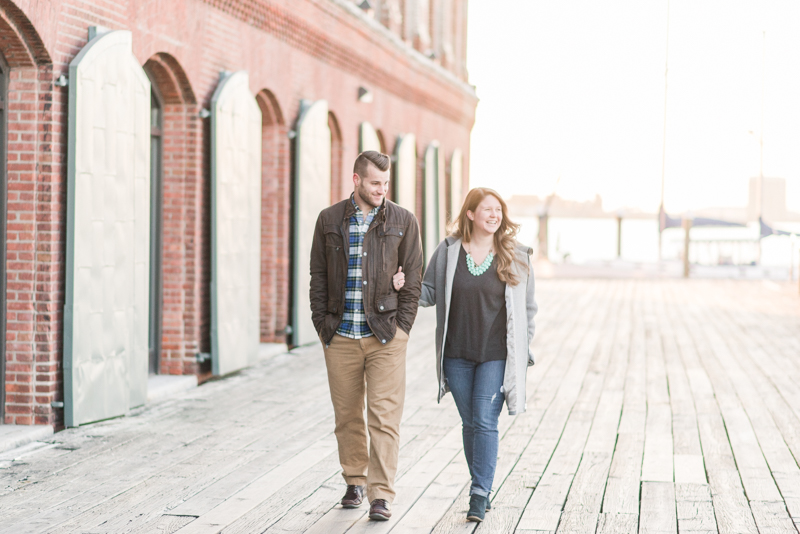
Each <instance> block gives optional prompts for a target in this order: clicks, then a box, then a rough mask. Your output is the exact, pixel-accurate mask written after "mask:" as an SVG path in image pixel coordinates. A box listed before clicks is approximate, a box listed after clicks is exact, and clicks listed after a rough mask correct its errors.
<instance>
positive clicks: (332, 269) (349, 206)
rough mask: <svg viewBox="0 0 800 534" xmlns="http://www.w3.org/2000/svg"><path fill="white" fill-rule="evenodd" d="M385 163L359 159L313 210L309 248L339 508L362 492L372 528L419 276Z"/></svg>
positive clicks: (396, 426)
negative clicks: (390, 196) (347, 191)
mask: <svg viewBox="0 0 800 534" xmlns="http://www.w3.org/2000/svg"><path fill="white" fill-rule="evenodd" d="M390 163H391V160H390V158H389V156H387V155H386V154H381V153H380V152H376V151H373V150H370V151H367V152H363V153H361V154H359V156H358V158H357V159H356V162H355V166H354V168H353V186H354V187H353V194H352V195H351V196H350V198H348V199H347V200H343V201H341V202H339V203H337V204H334V205H333V206H331V207H330V208H327V209H325V210H323V211H322V213H320V215H319V218H318V219H317V226H316V228H315V230H314V241H313V244H312V247H311V317H312V320H313V321H314V326H315V328H316V329H317V333H318V334H319V337H320V340H321V341H322V343H323V345H324V347H325V364H326V366H327V369H328V384H329V385H330V390H331V401H332V402H333V411H334V414H335V416H336V417H335V418H336V430H335V434H336V441H337V443H338V445H339V462H340V463H341V465H342V476H344V479H345V481H346V482H347V492H346V493H345V495H344V498H343V499H342V506H343V507H344V508H355V507H357V506H360V505H361V503H362V501H363V498H364V492H365V486H366V493H367V498H368V500H369V502H370V510H369V517H370V518H371V519H373V520H377V521H386V520H387V519H389V518H390V517H391V515H392V514H391V503H392V501H393V500H394V496H395V491H394V478H395V474H396V473H397V457H398V454H399V449H400V418H401V416H402V415H403V403H404V401H405V387H406V344H407V342H408V334H409V333H410V332H411V326H412V325H413V324H414V319H415V318H416V315H417V306H418V301H419V296H420V286H421V278H422V247H421V244H420V236H419V226H418V225H417V219H416V217H414V215H413V214H412V213H410V212H409V211H408V210H405V209H403V208H401V207H400V206H398V205H397V204H395V203H394V202H391V201H389V200H386V192H387V191H388V188H389V166H390ZM400 268H402V270H403V272H404V273H405V285H404V287H403V288H402V289H401V290H400V291H399V292H397V291H395V290H394V288H393V286H392V275H393V274H394V273H396V272H397V271H398V269H400ZM365 384H366V388H365ZM365 389H366V395H367V422H366V424H365V421H364V391H365ZM367 428H369V450H368V449H367Z"/></svg>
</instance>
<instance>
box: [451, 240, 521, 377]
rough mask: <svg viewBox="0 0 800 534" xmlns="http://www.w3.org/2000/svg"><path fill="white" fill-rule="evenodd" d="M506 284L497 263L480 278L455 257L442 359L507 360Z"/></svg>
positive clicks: (464, 256)
mask: <svg viewBox="0 0 800 534" xmlns="http://www.w3.org/2000/svg"><path fill="white" fill-rule="evenodd" d="M506 319H507V315H506V284H505V283H504V282H501V281H500V279H499V278H498V277H497V259H496V258H495V260H494V261H492V265H491V266H490V267H489V268H488V269H487V270H486V272H484V273H483V274H482V275H480V276H474V275H473V274H472V273H470V272H469V269H467V252H466V251H465V250H464V247H461V250H460V251H459V253H458V264H457V265H456V273H455V276H454V277H453V293H452V295H451V297H450V317H449V319H448V321H447V340H446V341H445V354H444V355H445V357H447V358H463V359H465V360H470V361H473V362H478V363H483V362H489V361H494V360H505V359H506Z"/></svg>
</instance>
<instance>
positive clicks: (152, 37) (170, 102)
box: [0, 0, 477, 427]
mask: <svg viewBox="0 0 800 534" xmlns="http://www.w3.org/2000/svg"><path fill="white" fill-rule="evenodd" d="M408 1H410V0H406V2H408ZM346 3H347V2H345V1H344V0H171V1H170V2H163V1H158V0H136V1H134V0H119V1H116V2H109V1H107V0H51V1H49V2H46V3H43V2H41V1H40V0H14V1H13V2H12V1H10V0H0V52H1V53H2V55H3V58H4V59H5V61H6V62H7V63H8V67H9V75H8V83H9V86H8V99H7V103H6V114H7V117H8V166H7V181H6V187H7V218H6V225H5V233H6V241H7V246H6V249H7V250H6V265H5V267H6V272H5V274H6V299H5V313H6V316H5V318H6V321H5V325H4V327H5V335H6V345H5V376H4V380H5V382H4V385H5V395H4V396H3V399H4V406H3V410H4V413H3V415H4V419H3V420H4V422H5V423H18V424H31V423H43V424H52V425H55V426H56V427H59V426H61V425H62V424H63V422H62V421H63V414H62V410H60V409H53V408H51V402H53V401H59V400H63V384H62V364H63V362H62V344H63V339H62V330H63V317H62V310H63V306H64V276H65V254H66V232H65V225H66V191H65V184H66V179H67V178H66V165H65V164H66V143H67V111H68V110H67V105H68V102H67V95H68V90H67V88H66V87H59V86H56V85H54V84H53V82H54V80H55V79H57V78H58V77H59V76H60V75H62V74H63V75H65V76H66V75H68V74H69V72H68V70H69V62H70V61H72V59H73V58H74V57H75V55H76V54H77V53H78V52H79V51H80V50H81V48H82V47H83V46H85V45H86V42H87V27H88V26H91V25H102V26H106V27H108V28H111V29H128V30H130V31H132V33H133V45H134V55H135V56H136V59H137V60H138V61H139V63H140V64H141V65H143V66H144V67H145V69H146V71H147V72H148V75H149V76H150V78H151V80H152V81H153V83H154V86H155V87H156V89H157V91H158V92H159V94H160V95H161V97H162V99H163V101H164V108H163V110H164V123H163V131H162V136H163V144H164V145H163V147H164V150H163V154H164V157H163V184H164V185H163V190H162V196H163V211H162V221H163V222H162V228H163V234H162V258H163V261H162V271H161V276H162V280H163V290H162V295H161V302H162V336H161V349H162V350H161V357H160V366H159V369H160V372H162V373H171V374H193V373H196V374H198V375H199V376H200V377H201V379H202V378H204V377H207V376H208V375H209V369H208V368H207V367H202V366H199V365H198V364H196V362H195V358H194V356H195V353H196V352H207V351H209V350H210V337H209V332H210V291H209V282H210V279H211V272H210V252H211V249H210V233H209V232H210V199H211V197H210V171H209V166H210V153H209V149H210V137H209V133H210V132H209V128H210V124H209V122H210V121H209V120H208V119H205V120H204V119H201V118H200V117H199V112H200V110H201V109H203V108H208V107H209V106H210V99H211V95H212V94H213V91H214V89H215V88H216V86H217V83H218V79H219V72H220V71H223V70H227V71H236V70H247V71H248V73H249V76H250V80H251V91H252V92H253V94H254V95H258V96H257V99H258V102H259V105H260V106H261V109H262V114H263V115H264V117H265V119H264V125H263V165H262V167H263V177H262V210H263V211H262V222H263V232H262V277H261V283H262V287H261V301H262V302H261V340H262V341H264V342H283V341H284V340H285V329H286V326H287V320H288V310H289V305H290V303H289V280H290V263H291V260H290V257H289V250H290V242H289V239H290V235H291V206H290V198H291V183H292V182H291V167H292V156H291V150H292V144H291V141H290V140H289V138H288V135H287V134H288V131H289V130H291V129H293V128H294V125H295V122H296V119H297V115H298V111H299V106H300V101H301V100H302V99H309V100H318V99H325V100H327V101H328V105H329V108H330V110H331V114H332V115H331V116H332V118H333V119H335V123H336V126H337V127H338V128H337V129H338V139H337V140H336V141H337V145H336V147H335V149H334V153H333V156H334V157H333V158H332V167H333V169H334V172H333V175H334V180H335V183H334V188H335V189H334V190H333V192H335V191H338V196H339V197H340V198H344V197H345V196H346V195H348V194H349V192H350V190H351V188H352V186H351V184H350V181H349V168H350V167H351V166H352V161H353V160H354V159H355V157H356V155H357V151H358V125H359V124H360V123H361V122H363V121H368V122H370V123H371V124H372V125H373V126H374V127H375V128H376V129H379V130H380V132H381V134H382V136H383V138H384V142H385V143H386V144H387V146H386V150H387V151H388V152H390V153H391V152H392V151H393V150H394V143H395V139H396V138H397V136H398V135H400V134H404V133H409V132H411V133H414V134H416V136H417V143H418V144H417V148H418V157H419V158H420V160H421V158H422V156H423V155H424V151H425V148H426V147H427V145H428V144H429V143H430V142H431V141H433V140H438V141H439V142H440V143H441V146H442V147H443V149H444V150H445V151H446V153H447V155H448V158H449V155H450V154H451V153H452V150H453V149H454V148H460V149H461V150H462V151H463V153H464V158H465V161H469V159H468V158H469V134H470V129H471V127H472V123H473V121H474V112H475V106H476V102H477V100H476V98H475V95H474V92H473V91H472V89H471V88H470V87H469V86H467V85H466V84H465V83H463V81H462V80H464V79H465V75H466V71H465V70H463V69H462V70H463V72H462V70H460V69H459V67H458V63H459V61H460V60H461V59H463V54H462V52H461V47H460V46H458V45H459V43H460V41H459V39H461V40H462V41H463V28H462V27H461V26H458V24H456V23H455V22H454V23H453V24H454V28H453V30H452V31H450V32H443V34H442V35H449V34H453V42H454V47H455V48H454V51H455V52H454V58H455V59H454V60H453V65H450V64H447V65H446V66H447V68H448V69H449V70H445V69H444V68H442V66H440V65H439V64H438V63H439V60H430V59H428V58H426V57H424V56H423V55H422V54H420V52H419V51H417V50H414V49H413V48H412V47H411V46H410V45H408V44H404V42H403V40H402V39H401V38H400V37H398V36H396V35H395V34H393V33H392V32H391V31H390V30H389V29H387V28H386V27H388V28H390V29H392V30H393V31H396V32H400V31H402V29H403V27H404V25H402V24H400V23H398V20H397V19H396V18H394V19H393V18H392V17H389V16H388V15H386V16H384V15H381V17H383V18H382V19H381V20H380V21H376V20H373V19H368V18H366V17H365V16H364V15H363V14H362V13H361V12H360V11H359V10H358V9H355V8H354V7H353V5H352V4H348V5H347V6H345V5H344V4H346ZM448 4H449V5H452V6H453V8H452V9H453V10H454V11H456V12H457V11H458V9H462V8H463V6H464V5H465V2H463V1H461V0H451V1H450V2H449V3H448ZM382 5H384V6H386V8H387V9H388V10H391V12H392V13H395V14H396V13H402V11H403V10H404V9H406V7H407V6H406V4H405V3H404V2H399V1H394V0H386V1H385V2H383V4H382ZM382 13H389V11H382ZM437 16H438V15H437ZM459 20H460V19H459ZM177 21H179V22H177ZM379 22H382V23H384V24H385V26H386V27H384V26H383V25H381V24H379ZM462 22H463V23H465V21H462ZM360 86H364V87H367V88H368V89H369V90H370V91H371V92H372V93H373V97H374V100H373V102H372V103H365V102H359V101H358V100H357V92H358V88H359V87H360ZM448 161H449V159H448ZM420 164H421V161H420ZM468 180H469V177H468V169H467V168H466V166H465V172H464V191H465V192H466V191H467V185H468V183H469V182H468ZM417 191H418V200H417V203H418V207H419V208H421V194H422V184H421V173H420V175H419V176H418V188H417ZM336 199H337V196H336V194H334V200H336ZM418 213H421V211H419V210H418Z"/></svg>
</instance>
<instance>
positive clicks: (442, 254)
mask: <svg viewBox="0 0 800 534" xmlns="http://www.w3.org/2000/svg"><path fill="white" fill-rule="evenodd" d="M460 249H461V239H456V238H455V237H452V236H450V237H446V238H445V239H444V241H442V242H441V243H439V246H438V247H436V250H435V251H434V252H433V256H432V257H431V261H430V263H428V268H427V269H426V270H425V277H424V278H423V280H422V294H421V295H420V299H419V305H420V306H425V307H427V306H433V305H434V304H435V305H436V376H437V377H438V379H439V398H438V400H439V401H441V400H442V397H444V395H445V393H447V392H448V391H450V388H449V386H448V385H447V381H446V380H445V376H444V373H442V357H443V356H444V342H445V339H447V321H448V319H449V317H450V300H451V298H450V297H451V295H452V292H453V277H454V276H455V273H456V264H457V263H458V253H459V251H460ZM515 252H516V254H517V258H518V259H519V260H520V261H521V262H522V263H527V265H528V273H527V278H526V277H525V274H526V273H524V272H520V273H519V274H520V277H521V281H520V282H519V283H518V284H517V285H516V286H510V285H508V284H506V311H507V314H508V319H507V321H506V332H507V333H506V347H507V351H508V356H507V358H506V371H505V376H504V377H503V393H504V394H505V397H506V405H507V406H508V413H509V414H510V415H516V414H519V413H522V412H524V411H525V409H526V402H525V400H526V398H527V397H526V395H525V374H526V370H527V368H528V366H529V365H533V353H532V352H531V350H530V344H531V341H533V333H534V322H533V317H534V316H535V315H536V311H537V309H538V308H537V306H536V301H535V300H534V282H533V267H532V266H531V261H530V255H531V254H532V253H533V250H532V249H531V248H530V247H526V246H522V245H519V244H518V245H517V247H516V250H515ZM514 265H515V267H516V268H517V269H519V265H518V264H517V263H516V262H515V263H514ZM520 271H521V269H520Z"/></svg>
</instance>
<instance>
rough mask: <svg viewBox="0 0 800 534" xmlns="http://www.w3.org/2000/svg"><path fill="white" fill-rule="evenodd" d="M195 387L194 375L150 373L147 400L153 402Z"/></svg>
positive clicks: (195, 379)
mask: <svg viewBox="0 0 800 534" xmlns="http://www.w3.org/2000/svg"><path fill="white" fill-rule="evenodd" d="M196 387H197V376H196V375H150V377H149V378H148V379H147V402H148V403H150V402H155V401H159V400H162V399H166V398H168V397H172V396H173V395H177V394H178V393H181V392H183V391H186V390H189V389H192V388H196Z"/></svg>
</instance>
